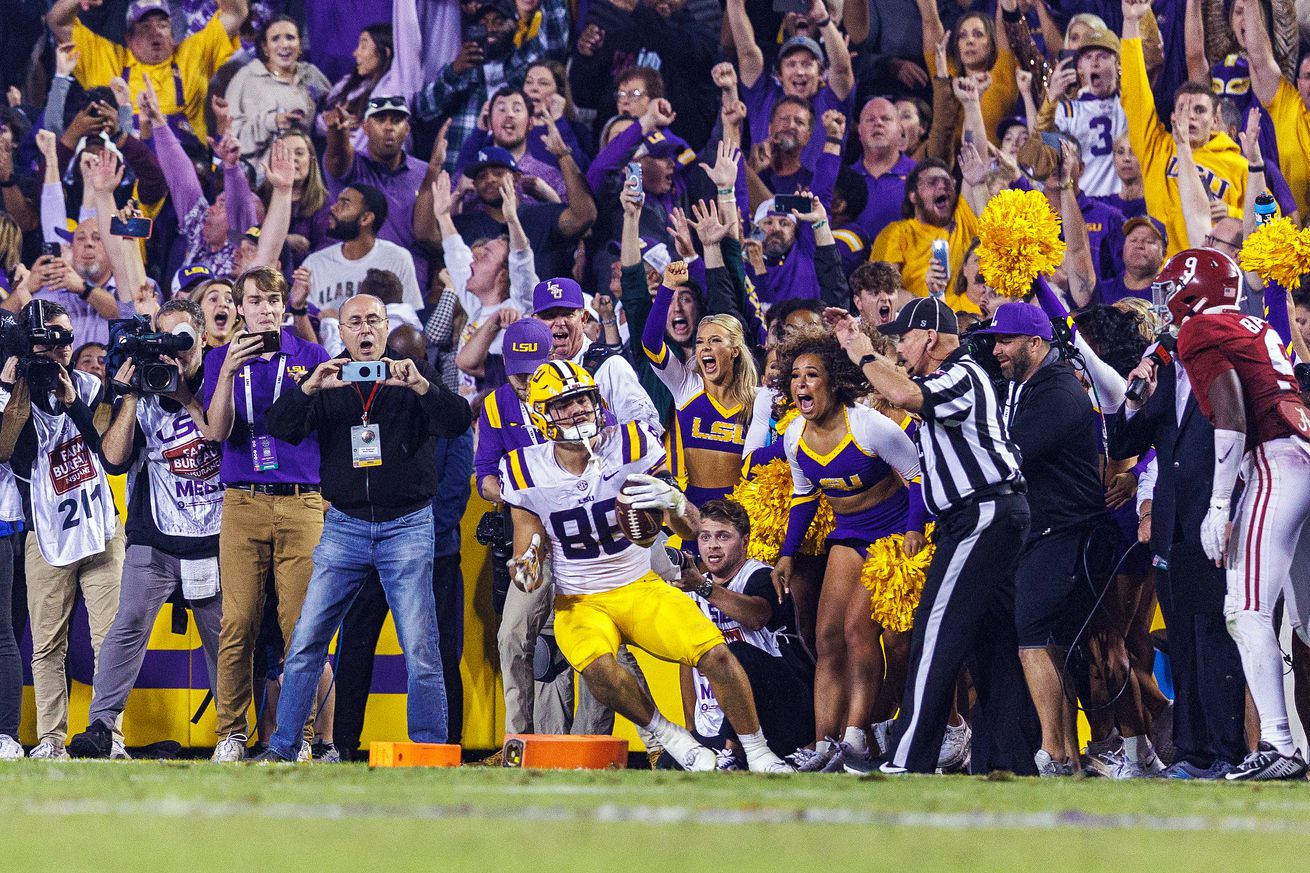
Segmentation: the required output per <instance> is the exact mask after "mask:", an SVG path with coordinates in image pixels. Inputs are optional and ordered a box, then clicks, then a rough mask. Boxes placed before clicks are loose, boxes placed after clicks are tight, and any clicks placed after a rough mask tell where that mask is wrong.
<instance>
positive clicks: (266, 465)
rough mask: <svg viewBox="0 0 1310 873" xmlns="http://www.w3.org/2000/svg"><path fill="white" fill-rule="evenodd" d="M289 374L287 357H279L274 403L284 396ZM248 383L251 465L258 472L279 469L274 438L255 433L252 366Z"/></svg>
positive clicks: (247, 418)
mask: <svg viewBox="0 0 1310 873" xmlns="http://www.w3.org/2000/svg"><path fill="white" fill-rule="evenodd" d="M286 374H287V356H286V355H278V362H277V379H276V380H275V381H274V382H273V402H274V403H277V399H278V398H279V397H281V396H282V380H283V379H284V378H285V377H286ZM244 375H245V377H246V378H245V383H246V421H247V422H248V423H249V424H250V463H251V465H252V466H253V467H254V468H255V471H256V472H260V473H263V472H267V471H269V470H276V469H277V447H276V446H275V445H274V444H273V438H272V437H271V436H269V435H268V434H260V433H256V432H255V398H254V393H253V391H252V390H251V388H250V383H251V381H252V379H253V373H252V370H251V366H250V364H246V368H245V372H244Z"/></svg>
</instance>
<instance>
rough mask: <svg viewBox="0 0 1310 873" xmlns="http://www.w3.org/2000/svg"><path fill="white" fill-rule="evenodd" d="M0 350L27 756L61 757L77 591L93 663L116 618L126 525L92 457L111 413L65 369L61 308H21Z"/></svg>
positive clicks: (1, 440)
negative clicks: (18, 507) (24, 651)
mask: <svg viewBox="0 0 1310 873" xmlns="http://www.w3.org/2000/svg"><path fill="white" fill-rule="evenodd" d="M4 346H5V353H4V354H5V362H4V367H3V370H0V384H2V385H3V386H4V388H5V393H4V395H0V399H3V401H4V411H3V413H2V414H0V459H7V460H8V461H9V463H10V466H11V467H12V469H13V471H14V475H15V476H16V477H17V478H18V481H19V490H20V491H21V493H22V495H23V513H24V516H25V522H26V525H27V526H28V527H29V528H31V530H32V535H31V536H29V537H28V538H27V544H26V571H27V605H28V612H29V616H30V622H31V628H32V686H33V691H34V693H35V696H36V732H37V739H38V742H37V745H36V747H35V748H33V749H32V752H31V757H33V758H46V759H60V758H67V757H68V751H67V750H66V749H65V748H64V738H65V737H66V736H67V732H68V680H67V677H66V676H65V673H64V656H65V655H66V654H67V652H68V629H69V625H70V618H71V616H72V612H73V601H74V599H75V596H76V594H77V589H78V588H79V587H80V588H81V589H82V596H83V597H84V599H85V600H86V611H87V617H88V619H89V621H90V626H91V646H92V649H93V650H94V651H95V652H96V656H97V659H98V658H99V653H100V645H101V643H102V642H103V640H104V639H105V635H106V634H107V633H108V632H109V628H110V626H111V625H112V624H113V621H114V616H115V614H116V613H117V612H118V590H119V579H120V577H121V576H122V570H123V527H122V525H121V524H120V523H119V522H118V518H117V515H118V513H117V510H116V509H115V508H114V499H113V496H112V495H111V494H110V492H109V480H108V479H107V478H106V477H105V468H104V465H103V464H102V462H101V460H100V457H99V452H100V430H101V428H103V427H104V425H103V424H102V423H98V422H99V421H100V420H101V419H103V418H104V413H107V412H108V411H109V410H108V406H103V407H102V405H101V404H102V403H103V401H104V390H103V387H102V385H101V383H100V380H98V379H96V378H95V377H94V376H91V375H89V374H87V373H82V372H79V371H76V370H72V369H70V367H71V361H72V357H73V322H72V320H71V319H70V318H69V315H68V311H67V310H65V309H64V308H63V307H62V306H60V305H59V304H57V303H51V302H49V301H46V300H33V301H32V302H30V303H28V304H27V305H26V306H24V307H23V309H22V312H21V313H20V314H19V318H18V324H17V326H16V327H15V328H12V329H10V331H9V332H8V333H7V334H6V336H5V343H4ZM113 745H114V748H113V756H114V757H126V755H127V753H126V752H125V751H123V750H122V735H121V733H120V732H119V731H118V728H117V727H115V728H114V729H113Z"/></svg>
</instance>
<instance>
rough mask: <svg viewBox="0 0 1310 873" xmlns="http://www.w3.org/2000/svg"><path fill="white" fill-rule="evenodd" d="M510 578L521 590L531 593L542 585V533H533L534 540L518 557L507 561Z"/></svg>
mask: <svg viewBox="0 0 1310 873" xmlns="http://www.w3.org/2000/svg"><path fill="white" fill-rule="evenodd" d="M506 566H508V567H509V572H510V579H512V580H513V582H514V586H515V587H516V588H518V590H520V591H524V592H527V593H529V594H531V593H532V592H533V591H536V590H537V589H538V588H540V587H541V534H533V535H532V542H530V543H528V547H527V549H525V550H524V552H523V554H522V555H519V556H518V557H517V558H510V559H509V561H507V562H506Z"/></svg>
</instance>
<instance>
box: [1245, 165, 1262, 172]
mask: <svg viewBox="0 0 1310 873" xmlns="http://www.w3.org/2000/svg"><path fill="white" fill-rule="evenodd" d="M1246 171H1247V172H1248V173H1263V172H1264V171H1265V165H1264V164H1247V165H1246Z"/></svg>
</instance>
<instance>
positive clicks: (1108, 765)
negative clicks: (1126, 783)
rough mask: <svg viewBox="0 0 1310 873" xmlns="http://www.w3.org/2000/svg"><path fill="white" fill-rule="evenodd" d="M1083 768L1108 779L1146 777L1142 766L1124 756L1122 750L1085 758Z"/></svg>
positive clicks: (1099, 753)
mask: <svg viewBox="0 0 1310 873" xmlns="http://www.w3.org/2000/svg"><path fill="white" fill-rule="evenodd" d="M1083 768H1084V769H1086V770H1087V771H1089V772H1090V773H1093V774H1095V775H1097V776H1105V777H1106V778H1108V779H1142V778H1144V777H1145V776H1146V772H1145V771H1144V770H1143V769H1142V765H1141V764H1139V763H1137V762H1136V761H1134V760H1132V759H1131V758H1129V757H1128V756H1127V755H1126V754H1124V750H1123V749H1121V748H1120V749H1115V750H1114V751H1113V752H1098V753H1096V754H1095V755H1085V756H1083Z"/></svg>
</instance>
